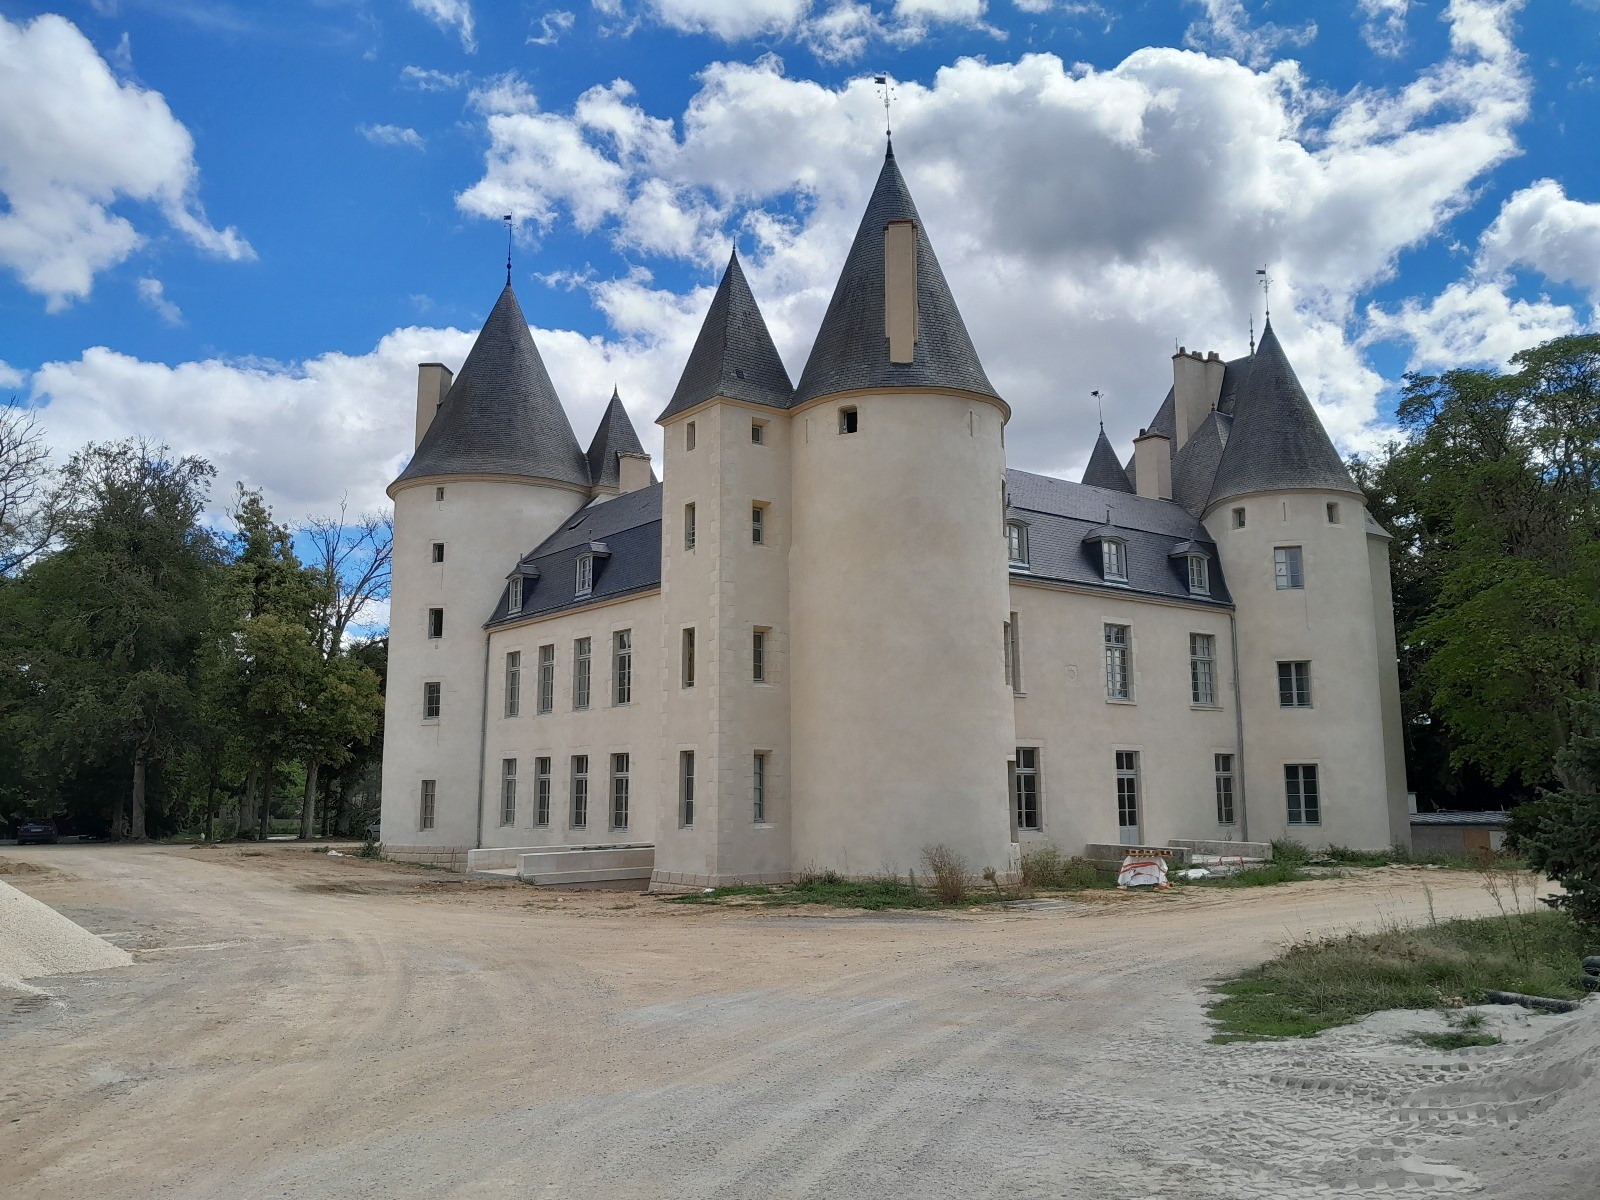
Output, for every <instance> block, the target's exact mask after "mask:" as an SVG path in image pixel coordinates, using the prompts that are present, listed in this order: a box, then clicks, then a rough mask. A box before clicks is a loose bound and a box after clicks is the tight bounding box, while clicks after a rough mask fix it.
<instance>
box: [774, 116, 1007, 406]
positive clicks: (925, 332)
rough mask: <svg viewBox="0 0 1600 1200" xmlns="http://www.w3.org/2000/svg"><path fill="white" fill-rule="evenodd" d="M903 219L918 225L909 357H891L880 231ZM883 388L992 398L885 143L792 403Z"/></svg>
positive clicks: (970, 340) (987, 382) (975, 353)
mask: <svg viewBox="0 0 1600 1200" xmlns="http://www.w3.org/2000/svg"><path fill="white" fill-rule="evenodd" d="M905 220H909V221H912V222H914V223H915V226H916V231H917V341H916V346H915V348H914V350H913V352H912V358H913V361H912V362H909V363H891V362H890V361H889V338H888V336H887V332H886V325H885V320H884V294H883V291H884V287H883V273H884V266H883V231H884V229H885V228H886V227H887V226H888V224H889V223H890V222H891V221H905ZM886 387H946V388H958V389H962V390H965V391H969V392H976V393H978V394H980V395H984V396H994V397H996V398H997V399H998V398H999V397H998V393H997V392H996V391H995V390H994V386H993V385H992V384H990V382H989V377H988V376H987V375H986V374H984V370H983V364H982V363H980V362H979V361H978V353H977V351H976V350H974V349H973V347H972V339H971V337H969V336H968V334H967V327H966V324H965V323H964V322H963V321H962V320H961V313H960V311H959V310H958V309H957V308H956V302H955V298H954V297H952V296H951V294H950V287H949V285H948V284H947V283H946V282H945V278H944V272H943V271H941V270H940V269H939V260H938V259H937V258H936V257H935V256H934V253H933V245H932V243H930V242H929V241H928V234H927V230H925V229H924V228H923V225H922V220H921V218H920V217H918V216H917V206H916V205H915V204H914V203H913V202H912V200H911V193H910V191H908V190H907V188H906V181H905V180H904V179H903V178H901V175H900V168H899V166H898V165H896V163H895V160H894V146H893V145H892V144H891V145H890V146H889V152H888V154H886V155H885V156H884V160H883V170H882V171H881V172H879V174H878V182H877V185H876V186H875V187H874V188H873V190H872V198H871V199H870V200H868V201H867V210H866V212H865V213H863V214H862V217H861V225H860V228H858V229H857V230H856V240H855V243H854V244H853V245H852V246H851V247H850V254H849V256H848V257H847V258H846V259H845V263H844V269H843V270H842V271H841V272H840V274H839V283H838V285H837V286H836V287H835V288H834V291H833V299H832V300H830V301H829V302H828V311H827V315H826V316H824V317H823V319H822V328H821V329H820V330H818V332H817V340H816V342H815V343H814V344H813V345H812V347H811V356H810V358H808V359H807V360H806V366H805V370H804V371H802V372H801V374H800V383H799V386H798V387H797V388H796V389H795V395H794V401H793V403H794V404H803V403H805V402H806V401H808V400H814V399H816V398H817V397H819V396H828V395H832V394H834V393H835V392H844V391H850V390H853V389H856V388H886Z"/></svg>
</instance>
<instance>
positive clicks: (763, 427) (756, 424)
mask: <svg viewBox="0 0 1600 1200" xmlns="http://www.w3.org/2000/svg"><path fill="white" fill-rule="evenodd" d="M766 440H767V423H766V422H765V421H751V422H750V444H751V445H752V446H760V445H764V444H765V443H766Z"/></svg>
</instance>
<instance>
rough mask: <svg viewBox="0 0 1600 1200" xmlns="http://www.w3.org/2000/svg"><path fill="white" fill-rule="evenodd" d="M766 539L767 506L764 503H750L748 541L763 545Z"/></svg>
mask: <svg viewBox="0 0 1600 1200" xmlns="http://www.w3.org/2000/svg"><path fill="white" fill-rule="evenodd" d="M766 540H767V506H766V505H765V504H752V505H751V506H750V542H751V544H752V545H755V546H761V545H765V544H766Z"/></svg>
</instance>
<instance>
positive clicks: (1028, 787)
mask: <svg viewBox="0 0 1600 1200" xmlns="http://www.w3.org/2000/svg"><path fill="white" fill-rule="evenodd" d="M1011 792H1012V796H1013V798H1014V799H1015V800H1016V803H1017V828H1018V829H1031V830H1034V831H1037V830H1039V829H1041V828H1043V826H1041V825H1040V823H1039V751H1038V749H1037V748H1036V747H1033V746H1018V747H1017V769H1016V771H1015V772H1014V773H1013V774H1012V783H1011Z"/></svg>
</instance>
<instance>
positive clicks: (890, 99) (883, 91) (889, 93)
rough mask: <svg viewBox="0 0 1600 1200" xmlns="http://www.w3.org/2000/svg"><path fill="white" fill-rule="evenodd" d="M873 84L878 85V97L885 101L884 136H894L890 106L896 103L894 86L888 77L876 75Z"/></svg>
mask: <svg viewBox="0 0 1600 1200" xmlns="http://www.w3.org/2000/svg"><path fill="white" fill-rule="evenodd" d="M872 82H873V83H875V84H877V85H878V97H879V99H881V100H882V101H883V136H884V137H892V136H894V133H893V130H891V129H890V127H889V106H890V105H891V104H893V103H894V84H892V83H890V82H889V77H888V76H887V75H874V76H873V77H872Z"/></svg>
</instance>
